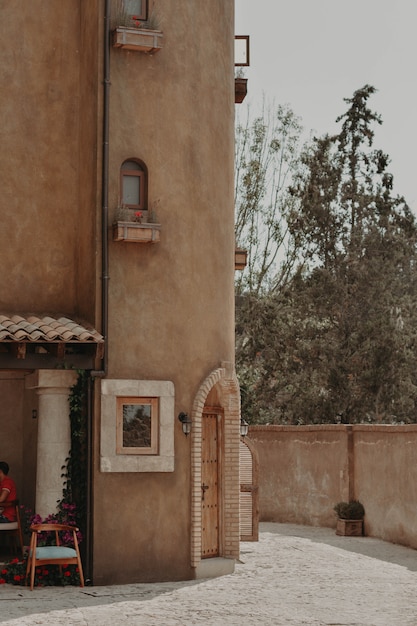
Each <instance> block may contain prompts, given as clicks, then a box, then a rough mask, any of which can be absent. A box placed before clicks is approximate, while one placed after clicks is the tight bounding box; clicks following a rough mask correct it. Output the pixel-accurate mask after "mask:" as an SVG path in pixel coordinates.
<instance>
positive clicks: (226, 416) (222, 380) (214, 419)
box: [191, 362, 240, 578]
mask: <svg viewBox="0 0 417 626" xmlns="http://www.w3.org/2000/svg"><path fill="white" fill-rule="evenodd" d="M192 422H193V428H192V432H191V437H192V442H191V468H192V492H191V500H192V509H191V564H192V567H194V568H195V577H196V578H202V577H207V576H217V575H220V574H224V573H231V572H232V571H233V569H234V561H235V559H237V558H238V557H239V423H240V394H239V384H238V382H237V378H236V374H235V371H234V366H233V364H232V363H225V362H223V363H222V367H219V368H218V369H216V370H214V371H213V372H212V373H211V374H210V375H209V376H208V377H207V378H206V379H205V380H204V382H203V383H202V384H201V386H200V388H199V390H198V392H197V394H196V396H195V399H194V403H193V410H192ZM226 503H227V506H226Z"/></svg>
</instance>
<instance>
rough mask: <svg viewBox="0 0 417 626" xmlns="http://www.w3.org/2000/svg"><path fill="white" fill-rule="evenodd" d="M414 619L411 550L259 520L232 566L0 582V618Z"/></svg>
mask: <svg viewBox="0 0 417 626" xmlns="http://www.w3.org/2000/svg"><path fill="white" fill-rule="evenodd" d="M29 624H30V625H31V626H34V625H37V624H40V625H42V626H61V625H62V626H63V625H64V624H65V626H93V625H94V626H110V625H112V626H113V625H117V626H119V624H121V625H126V626H136V625H146V626H156V625H158V626H171V625H172V626H173V625H175V626H178V625H181V626H189V625H192V624H204V625H206V626H211V625H212V626H217V625H219V626H220V625H222V626H223V625H231V626H234V625H236V626H237V625H239V626H241V625H242V626H243V625H244V626H255V625H256V626H259V625H264V624H265V625H268V626H275V625H276V626H281V625H282V626H293V625H294V626H295V625H296V626H302V625H308V626H315V625H320V626H410V625H413V626H417V552H416V551H415V550H412V549H409V548H404V547H402V546H396V545H392V544H388V543H384V542H382V541H379V540H377V539H372V538H369V537H358V538H349V537H337V536H336V535H335V534H334V530H332V529H325V528H311V527H304V526H295V525H290V524H261V533H260V541H259V542H258V543H242V545H241V563H238V564H237V565H236V570H235V573H234V574H232V575H230V576H224V577H222V578H216V579H212V580H204V581H188V582H181V583H160V584H137V585H124V586H114V587H88V588H85V589H80V588H77V587H64V588H59V587H49V588H48V587H47V588H43V589H35V590H34V591H33V592H31V591H30V590H28V589H26V588H22V587H13V586H9V585H3V586H1V587H0V625H1V626H12V625H13V626H25V625H29Z"/></svg>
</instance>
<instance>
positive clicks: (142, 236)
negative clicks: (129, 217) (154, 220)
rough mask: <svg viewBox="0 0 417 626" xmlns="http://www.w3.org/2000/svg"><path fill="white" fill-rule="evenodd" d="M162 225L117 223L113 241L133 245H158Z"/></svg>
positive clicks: (114, 225)
mask: <svg viewBox="0 0 417 626" xmlns="http://www.w3.org/2000/svg"><path fill="white" fill-rule="evenodd" d="M160 230H161V224H139V223H137V222H115V223H114V224H113V241H130V242H133V243H158V241H159V240H160Z"/></svg>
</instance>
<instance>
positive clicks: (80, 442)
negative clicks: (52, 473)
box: [58, 370, 88, 535]
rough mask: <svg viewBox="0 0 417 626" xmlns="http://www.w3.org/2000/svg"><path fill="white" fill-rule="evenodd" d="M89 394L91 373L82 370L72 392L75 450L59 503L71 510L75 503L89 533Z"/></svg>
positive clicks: (69, 459)
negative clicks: (87, 526) (87, 523)
mask: <svg viewBox="0 0 417 626" xmlns="http://www.w3.org/2000/svg"><path fill="white" fill-rule="evenodd" d="M87 393H88V372H86V371H85V370H80V371H79V372H78V379H77V382H76V383H75V385H73V387H71V391H70V395H69V406H70V414H69V417H70V423H71V449H70V452H69V455H68V457H67V459H66V464H65V465H64V466H63V467H62V470H63V473H62V477H63V478H64V479H65V481H64V488H63V492H62V500H61V502H59V504H58V509H59V511H61V512H63V513H64V512H67V511H68V506H72V505H74V504H75V506H76V511H77V520H76V521H77V525H78V526H79V527H80V528H81V531H82V534H83V535H85V530H86V522H87V489H88V484H87V483H88V480H87V478H88V477H87V468H88V437H87V417H88V410H87Z"/></svg>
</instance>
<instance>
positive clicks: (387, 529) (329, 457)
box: [249, 425, 417, 548]
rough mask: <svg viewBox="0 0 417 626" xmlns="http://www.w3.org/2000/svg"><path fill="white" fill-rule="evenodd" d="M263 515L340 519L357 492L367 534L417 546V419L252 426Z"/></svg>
mask: <svg viewBox="0 0 417 626" xmlns="http://www.w3.org/2000/svg"><path fill="white" fill-rule="evenodd" d="M249 437H250V440H251V441H252V443H253V444H254V446H255V448H256V450H257V452H258V456H259V512H260V521H275V522H286V523H293V524H305V525H311V526H327V527H335V526H336V519H335V514H334V512H333V506H334V504H335V503H336V502H339V501H340V500H349V499H357V500H360V501H361V502H362V503H363V505H364V507H365V512H366V515H365V534H366V535H370V536H373V537H379V538H381V539H384V540H386V541H391V542H394V543H400V544H403V545H408V546H412V547H414V548H417V514H416V513H417V463H416V453H417V425H408V426H391V425H352V426H350V425H349V426H346V425H319V426H251V427H250V429H249Z"/></svg>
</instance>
